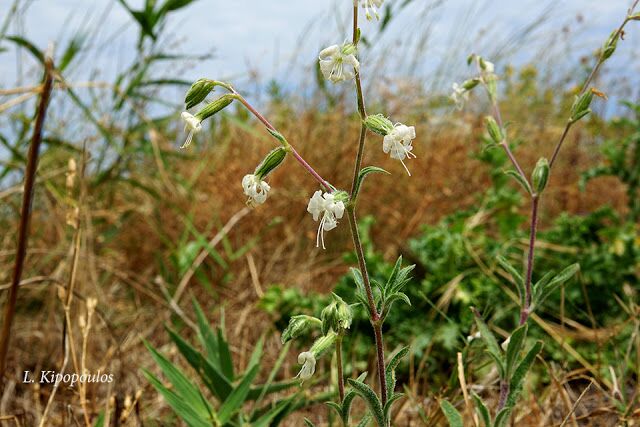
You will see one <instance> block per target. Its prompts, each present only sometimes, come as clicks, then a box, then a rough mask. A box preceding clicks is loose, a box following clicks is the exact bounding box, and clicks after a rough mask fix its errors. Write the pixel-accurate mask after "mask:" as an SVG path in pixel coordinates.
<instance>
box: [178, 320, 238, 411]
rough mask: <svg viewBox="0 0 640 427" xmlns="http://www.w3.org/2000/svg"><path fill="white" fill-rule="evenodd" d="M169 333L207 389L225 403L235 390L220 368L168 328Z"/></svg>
mask: <svg viewBox="0 0 640 427" xmlns="http://www.w3.org/2000/svg"><path fill="white" fill-rule="evenodd" d="M167 331H168V332H169V336H170V337H171V339H172V341H173V342H174V343H175V344H176V347H178V350H179V351H180V353H181V354H182V355H183V356H184V358H185V359H186V360H187V362H189V364H190V365H191V366H192V367H193V369H195V371H196V372H197V373H198V374H199V375H200V377H201V378H202V380H203V382H204V383H205V385H206V386H207V388H208V389H209V390H211V392H212V393H213V394H214V395H215V396H216V397H217V398H218V399H219V400H220V401H224V400H225V399H226V398H227V396H229V393H231V390H232V389H233V386H232V384H231V382H230V381H229V380H228V379H227V378H226V377H225V375H224V374H223V373H222V372H221V371H220V369H219V368H218V367H216V366H213V365H212V364H211V363H210V362H209V361H208V360H207V359H205V358H204V356H203V355H202V354H200V353H199V352H198V351H197V350H196V349H195V348H193V347H192V346H191V345H190V344H189V343H188V342H186V341H185V340H183V339H182V337H180V335H178V333H177V332H175V331H173V330H171V329H169V328H167Z"/></svg>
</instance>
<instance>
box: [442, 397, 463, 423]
mask: <svg viewBox="0 0 640 427" xmlns="http://www.w3.org/2000/svg"><path fill="white" fill-rule="evenodd" d="M440 409H442V413H443V414H444V416H445V417H447V421H448V422H449V427H464V424H463V423H462V415H460V412H458V410H457V409H456V408H455V407H454V406H453V405H452V404H451V403H449V402H448V401H446V400H441V401H440Z"/></svg>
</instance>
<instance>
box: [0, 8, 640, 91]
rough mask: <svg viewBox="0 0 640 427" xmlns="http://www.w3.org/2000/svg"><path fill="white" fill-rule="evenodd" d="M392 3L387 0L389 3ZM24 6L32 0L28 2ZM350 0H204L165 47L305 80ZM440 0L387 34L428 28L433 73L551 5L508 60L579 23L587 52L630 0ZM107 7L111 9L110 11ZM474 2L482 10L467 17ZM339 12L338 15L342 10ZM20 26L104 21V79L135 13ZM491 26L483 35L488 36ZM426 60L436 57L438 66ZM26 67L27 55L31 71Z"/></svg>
mask: <svg viewBox="0 0 640 427" xmlns="http://www.w3.org/2000/svg"><path fill="white" fill-rule="evenodd" d="M393 1H394V0H387V3H389V2H393ZM395 1H397V0H395ZM12 3H13V1H12V0H2V1H0V20H1V19H2V18H3V17H4V16H6V13H7V11H8V9H9V7H10V5H11V4H12ZM22 3H27V0H23V1H22ZM129 3H130V4H132V6H134V7H139V6H140V4H142V3H143V1H142V0H129ZM350 3H351V0H272V1H264V0H233V1H229V0H225V1H222V0H199V1H196V2H195V3H194V4H193V5H192V6H190V7H188V8H187V9H185V10H183V11H181V12H179V13H177V14H175V16H174V17H173V19H171V20H170V22H169V29H170V32H171V34H173V36H174V37H173V38H172V39H173V40H174V41H177V43H175V46H171V47H168V48H167V50H168V51H174V52H175V51H179V52H184V53H201V52H207V51H213V52H214V55H215V57H214V59H212V60H210V61H206V62H203V63H199V64H194V66H193V67H192V68H190V69H186V70H185V71H184V74H183V75H184V76H185V77H186V78H196V77H200V76H203V75H207V76H210V77H216V78H219V77H223V78H239V76H246V75H247V71H248V70H251V69H254V70H259V76H260V78H261V80H260V81H261V82H266V81H268V79H270V78H271V77H274V76H275V77H277V78H278V79H279V80H285V81H286V80H287V78H290V79H296V80H300V79H302V78H303V76H304V74H303V73H302V71H301V70H300V67H296V66H292V65H291V61H292V60H295V61H297V64H298V65H308V64H310V63H312V61H313V58H314V56H315V55H316V52H317V51H318V49H319V48H320V47H322V46H323V45H326V44H328V43H335V42H340V41H342V40H343V39H344V38H346V37H347V34H346V33H347V32H348V31H347V29H346V28H344V29H342V30H343V31H340V28H339V27H340V26H341V25H343V24H346V23H347V22H348V21H347V20H348V16H347V15H348V12H349V6H348V5H349V4H350ZM434 3H438V1H437V0H414V2H413V4H412V6H410V7H409V8H407V9H406V10H405V11H404V12H403V13H402V15H401V16H400V17H399V18H398V20H397V21H396V22H395V25H394V26H392V28H391V30H390V31H389V32H388V33H387V34H386V35H385V37H383V38H382V40H381V43H380V46H381V47H380V49H383V46H386V47H389V46H394V45H395V44H398V43H401V44H404V45H405V47H406V40H407V39H408V38H410V37H409V34H428V35H429V36H428V42H427V49H426V51H425V52H426V53H427V54H425V56H424V57H419V58H416V61H415V62H416V66H417V67H418V68H419V69H422V70H423V71H424V72H427V71H428V70H429V69H431V68H432V67H433V64H435V63H437V62H438V61H441V60H442V58H443V57H444V56H445V55H447V54H451V52H450V49H451V47H450V45H451V44H452V42H451V41H452V40H454V39H455V40H457V42H456V43H455V44H458V45H460V47H459V48H460V50H464V52H463V51H461V52H459V54H458V53H456V55H457V56H459V57H460V61H459V62H460V63H463V61H464V57H465V55H466V54H468V53H469V50H473V51H480V52H481V53H483V52H482V51H483V50H486V49H488V46H489V45H491V44H492V40H496V43H495V44H500V45H502V44H501V42H500V41H501V40H506V39H507V38H508V35H510V34H513V33H514V32H517V30H518V29H520V28H522V27H524V26H526V25H527V24H529V23H530V22H531V21H532V20H534V19H535V18H536V17H538V16H540V14H541V13H542V12H543V11H544V10H545V9H546V8H547V7H548V6H549V5H551V4H553V7H552V9H551V12H550V15H549V17H548V19H547V21H546V23H545V24H544V25H543V27H541V28H540V29H539V30H538V32H537V33H534V34H532V36H531V37H530V38H529V39H528V40H527V42H526V43H525V44H524V45H523V46H521V47H520V51H519V53H518V54H515V55H511V56H510V57H509V60H512V61H515V62H530V61H534V60H535V59H536V56H537V55H540V54H541V53H549V52H550V51H553V50H554V49H555V50H556V52H555V53H554V54H553V55H555V56H558V55H563V52H562V49H563V47H562V46H560V45H559V43H560V41H559V40H560V37H561V36H559V34H561V30H562V27H563V26H565V25H566V24H571V25H572V26H573V27H574V28H575V30H574V32H573V33H572V34H570V35H569V36H568V39H569V40H570V42H571V44H572V45H574V46H576V47H578V48H579V49H582V50H581V53H584V52H585V50H588V51H591V50H593V49H595V48H596V47H597V46H598V44H599V43H600V41H601V40H603V39H604V38H606V36H607V34H608V33H609V31H610V30H611V29H612V28H613V27H614V26H615V25H616V24H617V23H618V22H619V21H620V19H621V18H622V17H623V15H624V13H625V11H626V8H627V7H628V6H629V3H630V0H556V1H543V0H517V1H514V0H493V1H490V0H486V1H477V0H441V1H440V3H441V4H440V5H439V6H438V7H436V8H435V9H434V10H433V11H432V12H431V13H430V14H429V15H428V16H427V17H426V18H424V17H423V15H422V13H423V10H424V9H425V8H426V7H427V6H428V5H429V4H434ZM109 5H111V9H110V10H109V11H107V12H105V11H106V10H108V7H109ZM472 8H475V9H477V10H476V11H475V12H473V13H471V15H472V16H470V17H468V18H467V20H466V21H464V23H463V24H460V22H461V21H462V20H464V19H465V18H464V16H465V14H466V13H467V12H468V10H469V9H472ZM337 10H338V11H340V12H339V13H336V11H337ZM340 14H341V15H340ZM578 15H580V16H582V18H583V20H582V22H581V23H578V21H577V20H576V17H577V16H578ZM456 22H458V24H456ZM16 24H17V23H16ZM19 24H20V25H13V26H12V27H11V28H10V30H9V31H8V34H15V33H19V32H23V33H24V34H26V35H27V36H28V37H29V38H30V39H32V40H33V41H35V42H36V43H37V44H38V45H39V46H46V45H47V44H48V42H50V41H53V40H59V39H60V38H61V37H65V36H69V35H70V34H72V33H73V32H74V31H75V30H77V29H80V28H90V29H94V28H95V27H96V26H97V25H100V31H101V33H100V34H101V35H100V37H99V40H100V41H101V43H100V47H99V50H100V53H99V54H98V55H97V56H96V57H95V58H93V59H92V60H91V62H92V63H93V64H94V65H95V68H97V69H99V70H100V71H101V72H102V74H103V75H102V76H101V77H102V78H107V77H108V76H109V75H110V74H111V73H114V72H115V70H116V69H118V68H119V67H121V66H122V65H123V64H126V63H127V59H128V56H129V55H130V52H131V50H132V48H133V46H134V45H135V37H134V25H133V23H132V21H131V18H130V16H129V15H128V14H127V13H126V12H125V11H124V9H123V8H122V7H121V6H120V5H119V4H117V2H115V1H111V0H33V1H32V6H31V7H30V8H29V9H28V11H27V13H26V14H25V15H24V19H23V20H22V21H21V22H20V23H19ZM377 26H378V24H377V23H365V24H363V30H364V33H365V34H371V31H373V30H375V29H376V28H377ZM629 27H630V29H629V34H628V38H629V39H631V40H633V39H635V40H634V41H633V42H630V43H625V44H624V46H622V48H621V49H620V50H621V52H620V53H619V54H618V56H619V57H622V58H625V61H626V60H627V59H629V58H631V57H633V56H634V55H637V54H638V48H637V47H636V48H634V47H633V44H635V45H636V46H640V42H638V41H637V40H638V38H639V37H640V31H638V29H637V28H632V27H640V25H635V26H632V25H630V26H629ZM305 32H308V33H307V36H306V38H305V39H304V41H303V42H301V35H303V34H305ZM454 32H455V33H456V34H453V33H454ZM483 33H484V34H485V35H484V36H481V34H483ZM294 52H295V55H294V54H293V53H294ZM391 55H393V54H391ZM457 56H456V57H457ZM410 59H411V58H406V57H405V58H399V59H398V63H400V62H403V61H404V62H407V63H408V62H410V61H409V60H410ZM428 64H432V65H431V68H430V66H429V65H428ZM405 65H406V64H405ZM423 67H424V68H423ZM28 68H29V62H28V61H27V62H25V63H24V67H23V70H24V69H28ZM292 70H293V71H292ZM85 71H86V70H85ZM391 71H393V70H391ZM397 71H399V72H402V70H397ZM635 71H636V72H637V69H636V70H635ZM16 72H17V66H16V55H15V53H13V52H9V53H3V54H1V55H0V85H2V86H4V87H7V86H11V85H12V84H14V83H15V80H16ZM82 72H83V70H77V71H76V73H77V74H76V76H77V78H79V79H80V78H83V77H85V76H81V74H82Z"/></svg>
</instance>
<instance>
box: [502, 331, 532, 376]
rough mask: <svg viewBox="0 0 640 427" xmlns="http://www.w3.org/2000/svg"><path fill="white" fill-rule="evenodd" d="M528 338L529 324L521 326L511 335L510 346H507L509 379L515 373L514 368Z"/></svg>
mask: <svg viewBox="0 0 640 427" xmlns="http://www.w3.org/2000/svg"><path fill="white" fill-rule="evenodd" d="M526 337H527V324H526V323H525V324H524V325H522V326H520V327H519V328H518V329H516V330H515V331H513V333H512V334H511V338H510V339H509V344H508V345H507V369H506V370H507V375H506V377H507V378H509V377H510V376H511V373H512V372H513V367H514V366H515V364H516V362H517V361H518V358H519V356H520V350H522V345H523V344H524V340H525V339H526Z"/></svg>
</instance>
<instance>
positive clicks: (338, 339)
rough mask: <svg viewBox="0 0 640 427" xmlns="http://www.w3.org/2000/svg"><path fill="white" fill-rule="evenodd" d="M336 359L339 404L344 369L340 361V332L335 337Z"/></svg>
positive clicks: (341, 400)
mask: <svg viewBox="0 0 640 427" xmlns="http://www.w3.org/2000/svg"><path fill="white" fill-rule="evenodd" d="M336 359H337V363H338V393H339V394H340V404H342V402H344V371H343V362H342V333H340V334H338V338H336Z"/></svg>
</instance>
